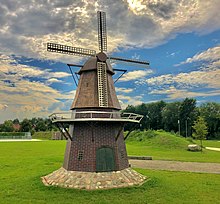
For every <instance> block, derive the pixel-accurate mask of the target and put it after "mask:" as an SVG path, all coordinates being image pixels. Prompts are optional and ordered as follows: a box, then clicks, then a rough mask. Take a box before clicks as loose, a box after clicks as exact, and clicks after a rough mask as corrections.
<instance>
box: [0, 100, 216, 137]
mask: <svg viewBox="0 0 220 204" xmlns="http://www.w3.org/2000/svg"><path fill="white" fill-rule="evenodd" d="M123 112H130V113H137V114H140V115H143V116H144V118H143V119H142V121H141V124H140V126H133V124H128V125H126V127H125V130H130V129H141V130H144V129H146V130H147V129H153V130H159V129H163V130H165V131H169V132H175V133H179V134H180V135H182V136H185V137H190V136H192V133H193V129H192V126H193V125H194V122H195V121H196V120H197V118H198V117H199V116H201V117H202V118H204V120H205V122H206V124H207V127H208V129H207V131H208V134H207V139H220V104H219V103H214V102H207V103H203V104H201V105H200V106H196V99H193V98H186V99H184V100H182V101H177V102H170V103H167V102H164V101H158V102H154V103H142V104H140V105H137V106H133V105H128V106H127V107H126V109H125V110H123ZM51 130H57V128H56V127H55V126H54V125H53V124H52V122H51V121H50V119H48V118H46V119H44V118H32V119H27V118H25V119H24V120H22V121H19V120H18V119H15V120H6V121H5V122H4V123H3V124H1V125H0V132H32V133H34V132H35V131H37V132H38V131H51Z"/></svg>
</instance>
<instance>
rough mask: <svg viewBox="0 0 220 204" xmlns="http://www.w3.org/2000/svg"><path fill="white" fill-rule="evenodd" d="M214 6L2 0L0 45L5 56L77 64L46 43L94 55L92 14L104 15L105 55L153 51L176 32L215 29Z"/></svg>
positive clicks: (152, 0) (212, 3)
mask: <svg viewBox="0 0 220 204" xmlns="http://www.w3.org/2000/svg"><path fill="white" fill-rule="evenodd" d="M219 7H220V6H219V3H218V0H212V1H205V0H201V1H197V0H190V1H183V0H178V1H170V0H169V1H165V0H161V1H156V0H150V1H144V0H135V1H133V0H127V1H126V0H124V1H115V0H109V1H104V0H99V1H96V2H94V1H86V0H76V1H73V0H68V1H63V2H61V1H49V0H46V1H41V0H40V1H14V0H2V1H1V5H0V19H1V20H0V46H1V49H2V52H3V53H4V54H7V55H11V54H15V55H21V56H25V57H33V58H41V59H45V58H47V59H57V60H61V61H63V62H67V61H70V60H71V61H73V60H74V61H75V60H78V58H76V57H74V58H73V57H72V56H65V55H54V53H53V54H51V53H48V52H47V51H46V43H47V42H56V43H60V44H66V45H70V46H76V47H84V48H90V49H95V50H97V48H98V45H97V19H96V13H95V12H96V11H97V10H103V11H106V12H107V31H108V50H109V51H110V52H111V51H114V50H117V48H118V47H124V48H132V47H154V46H156V45H159V44H161V43H163V42H166V41H167V40H168V39H170V38H173V37H175V35H176V34H177V33H187V32H196V33H198V34H204V33H210V32H212V31H214V30H217V29H219V28H220V21H219V19H220V12H219V9H220V8H219ZM207 11H208V12H207ZM210 22H211V23H210ZM137 31H138V32H137Z"/></svg>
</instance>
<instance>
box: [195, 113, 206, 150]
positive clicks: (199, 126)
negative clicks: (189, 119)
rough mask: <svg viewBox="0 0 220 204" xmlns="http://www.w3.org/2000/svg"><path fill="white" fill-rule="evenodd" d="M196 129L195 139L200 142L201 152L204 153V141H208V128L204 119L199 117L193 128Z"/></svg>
mask: <svg viewBox="0 0 220 204" xmlns="http://www.w3.org/2000/svg"><path fill="white" fill-rule="evenodd" d="M192 128H193V129H194V133H193V137H194V138H195V139H198V140H200V144H201V151H202V141H203V140H204V139H206V135H207V134H208V130H207V129H208V127H207V124H206V122H205V120H204V118H203V117H201V116H199V117H198V118H197V120H196V121H195V122H194V125H193V126H192Z"/></svg>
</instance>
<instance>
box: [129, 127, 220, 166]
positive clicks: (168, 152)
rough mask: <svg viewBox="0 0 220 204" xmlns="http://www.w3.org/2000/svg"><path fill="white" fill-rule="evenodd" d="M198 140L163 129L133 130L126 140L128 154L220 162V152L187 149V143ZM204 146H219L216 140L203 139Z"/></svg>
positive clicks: (159, 158) (154, 157)
mask: <svg viewBox="0 0 220 204" xmlns="http://www.w3.org/2000/svg"><path fill="white" fill-rule="evenodd" d="M192 142H194V143H198V144H200V141H188V140H186V139H185V138H183V137H177V136H176V135H173V134H171V133H168V132H164V131H150V132H148V131H144V132H138V131H137V132H133V133H131V136H130V137H129V138H128V140H127V142H126V146H127V151H128V154H129V155H137V156H152V157H153V159H154V160H176V161H194V162H215V163H220V152H216V151H211V150H205V149H204V151H203V152H202V153H201V152H190V151H187V146H188V144H192ZM203 145H204V146H208V147H220V142H218V141H204V142H203Z"/></svg>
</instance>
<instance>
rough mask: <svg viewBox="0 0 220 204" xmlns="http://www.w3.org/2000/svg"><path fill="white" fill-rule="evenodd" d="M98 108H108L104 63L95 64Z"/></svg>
mask: <svg viewBox="0 0 220 204" xmlns="http://www.w3.org/2000/svg"><path fill="white" fill-rule="evenodd" d="M97 78H98V96H99V107H108V90H107V89H108V86H107V72H106V63H104V62H97Z"/></svg>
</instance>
